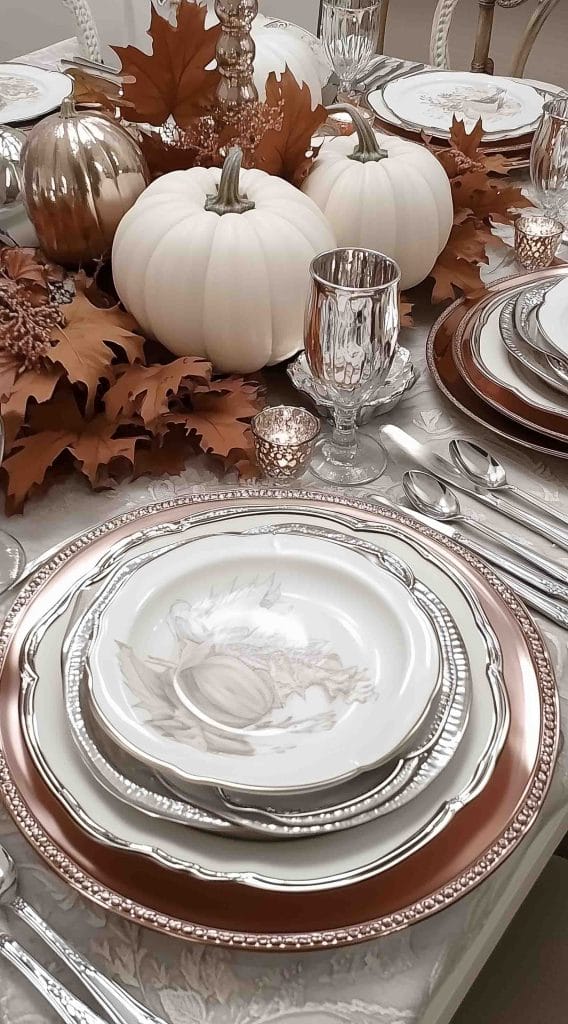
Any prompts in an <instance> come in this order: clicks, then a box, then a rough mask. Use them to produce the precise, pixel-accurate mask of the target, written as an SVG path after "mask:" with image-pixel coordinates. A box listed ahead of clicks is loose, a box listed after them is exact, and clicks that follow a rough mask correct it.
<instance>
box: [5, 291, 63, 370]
mask: <svg viewBox="0 0 568 1024" xmlns="http://www.w3.org/2000/svg"><path fill="white" fill-rule="evenodd" d="M64 326H65V317H64V315H63V313H62V311H61V309H60V308H59V306H57V305H55V304H54V303H51V302H47V303H45V304H44V305H41V306H34V305H33V304H32V303H31V302H30V300H29V298H27V297H26V289H25V288H23V287H22V286H21V285H17V284H13V283H10V285H9V286H8V287H3V288H0V349H1V350H3V351H4V352H8V353H10V355H13V356H17V357H19V358H20V359H21V360H22V369H23V370H37V369H39V368H40V366H41V361H42V358H43V357H44V356H45V355H46V354H47V352H48V351H49V349H50V348H51V346H52V344H53V343H52V341H51V334H52V331H53V328H54V327H64Z"/></svg>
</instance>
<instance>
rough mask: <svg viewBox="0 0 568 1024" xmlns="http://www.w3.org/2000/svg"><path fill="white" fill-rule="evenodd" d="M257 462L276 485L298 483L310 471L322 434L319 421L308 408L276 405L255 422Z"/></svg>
mask: <svg viewBox="0 0 568 1024" xmlns="http://www.w3.org/2000/svg"><path fill="white" fill-rule="evenodd" d="M251 426H252V435H253V440H254V450H255V455H256V461H257V463H258V465H259V468H260V469H261V470H262V472H263V473H264V474H265V475H266V476H267V477H269V478H270V479H271V480H273V481H275V482H280V483H282V482H286V481H288V480H294V479H296V478H297V477H299V476H301V474H302V473H303V472H304V471H305V470H306V469H307V467H308V463H309V461H310V459H311V457H312V452H313V450H314V443H315V440H316V437H317V436H318V434H319V431H320V424H319V421H318V420H317V419H316V417H315V416H314V415H312V413H311V412H308V410H307V409H302V408H299V407H297V406H295V405H273V406H269V407H267V408H266V409H263V410H262V412H259V413H258V414H257V415H256V416H255V417H254V419H253V421H252V424H251Z"/></svg>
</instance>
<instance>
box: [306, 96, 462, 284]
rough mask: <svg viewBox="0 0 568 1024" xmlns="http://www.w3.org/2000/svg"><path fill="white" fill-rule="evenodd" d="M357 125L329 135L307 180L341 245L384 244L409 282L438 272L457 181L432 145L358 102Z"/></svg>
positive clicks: (373, 246)
mask: <svg viewBox="0 0 568 1024" xmlns="http://www.w3.org/2000/svg"><path fill="white" fill-rule="evenodd" d="M331 110H335V111H343V112H348V113H349V114H350V116H351V118H352V120H353V123H354V125H355V129H356V133H355V134H354V135H349V136H339V137H337V138H333V139H329V140H326V141H325V142H324V145H323V147H322V149H321V151H320V154H319V156H318V158H317V160H315V161H314V164H313V167H312V170H311V173H310V174H309V175H308V177H307V179H306V181H305V182H304V184H303V186H302V188H303V191H304V192H305V193H306V195H308V196H310V198H311V199H313V200H314V202H316V203H317V204H318V206H319V208H320V210H322V212H323V213H324V214H325V216H326V217H327V219H328V220H329V223H330V224H331V226H332V228H333V230H334V232H335V235H336V237H337V243H338V245H348V246H351V245H354V246H362V247H363V248H366V249H377V250H378V251H379V252H383V253H385V255H387V256H390V257H391V259H394V260H396V262H397V263H398V264H399V266H400V269H401V287H402V288H412V287H413V286H414V285H416V284H419V283H420V282H421V281H423V280H424V278H426V277H427V276H428V274H429V273H430V271H431V269H432V267H433V266H434V264H435V262H436V260H437V258H438V256H439V255H440V253H441V252H442V249H444V247H445V245H446V242H447V241H448V238H449V234H450V231H451V229H452V223H453V217H454V209H453V202H452V193H451V188H450V182H449V179H448V176H447V174H446V172H445V171H444V169H443V167H442V166H441V165H440V163H439V161H438V160H436V157H435V156H433V155H432V153H430V152H429V151H428V150H427V149H425V147H424V146H419V145H418V144H417V143H415V142H407V141H406V140H405V139H399V138H394V137H393V136H388V135H379V134H377V133H376V132H375V131H373V128H372V127H371V125H370V124H369V122H368V121H367V120H366V119H365V118H364V117H363V116H362V115H361V114H360V113H359V111H357V110H356V109H355V108H353V107H341V106H337V107H332V108H331Z"/></svg>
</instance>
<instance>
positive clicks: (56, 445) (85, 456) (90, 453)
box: [3, 392, 137, 511]
mask: <svg viewBox="0 0 568 1024" xmlns="http://www.w3.org/2000/svg"><path fill="white" fill-rule="evenodd" d="M29 425H30V429H31V430H32V433H31V434H29V435H27V436H26V437H22V438H20V439H19V440H18V441H17V442H16V444H15V445H14V450H13V452H12V453H11V454H10V455H9V456H8V458H7V459H6V460H5V461H4V464H3V469H4V471H5V473H6V475H7V478H8V488H7V505H8V508H9V510H10V511H18V510H19V509H20V508H21V506H22V505H23V503H24V501H25V499H26V498H27V496H28V495H29V493H30V492H31V491H32V490H33V489H34V488H35V487H37V486H39V485H40V484H42V483H43V482H44V480H45V476H46V473H47V471H48V469H49V468H50V467H51V466H53V464H54V463H55V462H56V460H57V459H58V458H59V456H61V455H63V454H64V453H65V452H68V453H69V454H70V455H71V456H72V457H73V458H74V459H75V460H76V462H77V463H78V465H79V467H80V469H81V472H82V473H83V474H84V476H86V477H87V478H88V480H89V481H90V482H91V484H93V485H97V482H98V480H97V477H98V473H99V470H100V468H101V467H106V466H108V464H109V463H110V462H111V461H112V460H113V459H118V458H121V459H127V460H128V461H129V462H130V463H131V464H132V463H133V461H134V449H135V445H136V442H137V437H136V436H130V437H121V436H119V437H114V433H115V432H116V431H117V429H118V427H119V424H117V423H109V421H108V420H107V419H106V418H105V416H104V415H103V414H100V415H98V416H96V417H94V419H92V420H89V421H85V420H84V419H83V417H82V415H81V412H80V410H79V407H78V405H77V403H76V400H75V397H74V395H73V394H72V393H71V392H62V393H60V394H59V395H57V396H56V397H55V398H54V399H53V400H52V401H51V402H49V403H47V404H45V405H41V406H38V407H37V408H36V409H35V410H34V411H33V412H32V414H31V416H30V417H29Z"/></svg>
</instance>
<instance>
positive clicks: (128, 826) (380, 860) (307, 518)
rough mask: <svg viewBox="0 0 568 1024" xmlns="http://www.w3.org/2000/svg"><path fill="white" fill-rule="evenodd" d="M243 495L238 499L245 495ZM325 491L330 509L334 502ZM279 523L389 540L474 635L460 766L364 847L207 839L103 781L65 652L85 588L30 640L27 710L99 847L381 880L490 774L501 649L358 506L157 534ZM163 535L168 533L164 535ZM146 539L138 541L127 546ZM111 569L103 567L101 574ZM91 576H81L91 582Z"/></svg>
mask: <svg viewBox="0 0 568 1024" xmlns="http://www.w3.org/2000/svg"><path fill="white" fill-rule="evenodd" d="M235 497H236V496H235ZM323 500H324V499H323V496H322V502H323ZM278 523H289V524H298V523H305V524H309V525H315V526H321V527H323V528H326V527H329V525H330V523H331V524H332V525H333V529H334V530H339V531H341V532H345V533H347V534H350V535H353V534H354V535H355V536H359V537H362V538H367V539H369V540H370V541H371V542H374V543H379V544H380V546H381V547H383V548H385V549H387V550H389V551H391V552H392V553H393V554H394V555H397V556H398V557H400V558H401V559H402V560H403V561H404V562H405V563H406V564H407V565H409V566H410V568H411V569H412V571H413V572H414V573H415V575H416V577H417V578H419V579H421V580H423V581H424V582H425V583H426V584H427V585H428V586H429V587H430V588H431V589H432V590H433V591H434V592H435V593H436V594H437V595H438V596H439V598H440V600H442V601H443V603H444V604H445V605H446V607H451V608H452V615H453V617H454V619H455V622H456V626H457V628H458V630H459V632H460V635H461V636H462V638H463V641H464V644H465V647H466V651H467V655H468V659H469V663H470V669H471V674H472V707H471V712H470V718H469V722H468V726H467V729H466V732H465V736H464V738H463V740H462V742H461V744H460V746H459V748H458V750H457V751H456V754H455V755H454V757H453V759H452V768H451V771H445V772H442V773H441V775H440V776H439V778H438V779H437V780H436V781H435V782H434V783H433V784H432V785H431V786H429V787H428V788H427V789H426V790H425V791H424V792H423V793H422V794H420V795H419V796H418V797H416V799H415V800H413V801H412V803H410V804H408V805H407V806H406V807H403V808H400V809H397V810H394V811H393V812H392V813H391V814H389V815H387V816H385V817H384V818H381V819H380V820H379V821H377V822H372V823H369V824H365V825H361V827H360V828H359V829H358V830H357V842H356V843H354V842H353V837H352V836H350V835H349V833H347V832H343V833H337V834H335V833H333V834H330V835H326V836H318V837H316V838H314V839H306V840H304V841H303V842H301V843H290V842H280V841H275V842H272V843H266V842H262V841H251V840H241V839H233V838H231V839H229V838H224V837H222V836H215V835H207V834H206V833H203V832H198V831H197V830H194V829H187V828H184V827H183V826H181V825H176V824H174V823H170V822H164V821H159V820H158V819H156V820H152V819H150V818H149V817H148V816H147V815H146V814H142V813H140V812H139V811H137V810H136V809H135V808H132V807H128V806H127V805H126V804H125V803H124V802H122V801H119V800H117V799H115V798H113V797H112V796H111V795H110V794H109V793H107V792H106V791H105V790H104V789H103V788H102V787H101V786H100V785H99V784H98V783H97V782H96V781H95V780H94V779H93V777H92V774H91V772H90V771H89V770H88V769H87V768H86V766H85V765H84V763H83V760H82V758H81V757H80V755H79V753H78V751H77V749H76V747H75V744H74V742H73V739H72V737H71V734H70V732H69V730H68V728H67V722H66V714H65V705H64V700H63V692H62V691H63V686H62V675H61V666H60V653H61V646H62V643H63V639H64V636H65V634H66V631H67V628H68V625H69V619H70V607H71V604H72V601H73V598H74V595H75V594H76V592H77V586H75V585H74V586H73V587H72V588H70V589H69V588H66V590H65V592H64V593H61V594H60V595H58V599H57V600H55V601H51V602H50V603H49V607H47V606H46V608H45V614H43V613H42V616H41V617H39V618H38V619H37V621H36V622H35V624H34V627H33V629H32V632H31V633H30V635H29V637H28V641H27V643H26V645H25V650H24V651H23V652H22V653H23V661H22V679H21V707H22V725H23V728H24V732H25V736H26V743H27V744H28V747H29V749H30V751H31V753H32V757H33V759H34V762H35V764H36V766H37V768H38V771H39V772H40V773H41V776H42V778H43V779H44V781H45V783H46V785H47V786H48V787H49V788H50V790H51V791H52V792H53V794H54V795H55V796H56V799H57V801H58V802H59V804H60V805H61V806H62V807H63V808H64V809H65V811H66V813H67V814H68V815H70V816H71V817H72V819H73V820H74V821H75V822H77V824H78V825H79V826H80V828H81V829H82V830H83V831H84V832H86V833H87V834H88V835H89V836H90V837H91V838H92V839H93V840H94V841H96V842H97V843H100V844H102V845H104V846H106V847H107V848H109V849H115V850H128V851H130V852H133V853H141V854H145V855H146V856H148V857H150V858H151V859H153V860H155V861H157V862H158V863H160V864H162V865H165V866H168V867H172V868H175V869H179V870H182V871H184V872H187V873H188V874H190V875H191V876H192V877H197V878H199V879H203V880H218V881H223V880H228V879H233V880H239V881H242V882H243V883H244V884H247V885H252V886H255V887H261V888H270V889H277V890H285V891H290V890H295V891H307V890H319V889H326V888H328V887H335V886H340V885H342V884H347V883H352V882H357V881H360V880H362V879H364V878H370V877H372V876H373V875H375V874H376V873H377V872H380V871H383V870H385V869H387V868H388V867H389V866H393V865H395V864H398V863H400V862H401V861H403V860H404V859H405V858H406V857H407V856H410V855H411V854H412V853H413V852H415V851H417V850H419V849H420V848H421V847H423V846H424V845H425V844H426V843H428V842H429V841H430V839H432V838H434V836H436V835H439V833H440V832H441V831H442V830H443V829H444V828H445V827H446V825H447V824H448V823H449V821H451V819H452V818H453V817H454V815H455V814H457V813H458V812H459V811H460V810H461V809H462V808H463V807H464V806H465V805H466V804H467V803H469V801H470V800H473V799H474V798H475V797H476V796H477V795H478V794H479V793H481V792H482V791H483V789H484V788H485V785H486V784H487V781H488V780H489V778H490V777H491V775H492V773H493V770H494V768H495V765H496V763H497V759H498V756H499V752H500V750H501V748H502V745H503V743H504V742H505V738H506V735H507V729H508V721H509V716H508V704H507V698H506V695H505V693H504V689H503V677H502V664H501V654H500V648H499V645H498V643H497V641H496V638H495V635H494V633H493V630H492V628H491V626H490V624H489V622H488V620H487V617H486V615H485V614H484V612H483V611H482V609H481V605H480V603H479V599H478V598H477V597H476V595H475V593H474V592H473V591H472V589H471V588H470V586H469V585H468V584H467V583H466V582H465V580H462V579H461V578H460V575H459V573H456V572H455V569H454V570H452V568H450V567H449V566H448V565H447V561H446V560H445V559H444V557H443V556H442V555H440V554H439V553H437V552H435V551H434V550H432V549H431V547H430V546H429V543H428V541H427V540H426V539H424V540H423V539H421V538H418V537H416V536H415V535H414V533H413V534H412V536H409V530H408V528H402V527H399V526H398V525H397V524H396V523H392V522H389V521H388V520H386V519H383V520H381V519H377V520H376V521H374V522H373V523H369V522H363V521H358V520H357V518H356V517H354V516H353V514H352V513H351V511H350V510H345V511H341V509H339V508H335V509H333V511H332V509H330V508H329V509H324V508H322V509H321V510H320V509H317V510H316V509H315V508H313V507H312V508H306V507H305V505H303V504H302V499H294V500H289V501H287V502H284V503H282V496H280V497H279V499H278V501H276V500H275V501H274V507H272V508H271V509H269V510H267V509H266V508H264V509H263V508H262V507H260V508H259V506H258V505H257V506H256V507H255V506H254V504H253V505H251V507H250V508H247V506H246V498H245V499H244V500H243V499H241V500H240V501H239V500H238V499H237V500H236V501H235V505H234V507H225V508H223V509H221V510H220V512H216V511H208V512H207V513H205V514H202V515H201V516H200V515H199V513H196V511H195V510H193V511H192V512H191V513H190V515H189V517H188V518H187V520H184V521H182V522H176V523H173V524H172V523H165V524H161V526H159V527H158V528H157V530H158V532H159V533H160V534H163V536H164V537H165V539H166V541H167V538H168V537H169V536H170V535H171V534H172V533H176V532H178V533H182V532H183V531H184V530H188V529H191V530H192V531H194V532H198V531H202V532H205V533H210V532H211V531H212V530H213V529H215V531H216V532H224V531H225V530H230V529H240V528H241V529H246V528H247V527H250V526H252V525H253V524H254V525H255V526H270V525H273V524H278ZM155 535H158V533H156V534H155ZM142 539H143V538H140V537H139V536H138V535H131V536H129V538H128V548H129V550H132V547H133V546H134V544H136V543H141V542H142ZM99 570H100V566H97V567H96V572H97V573H98V571H99ZM87 582H88V577H81V578H80V579H79V578H78V579H77V585H78V586H84V585H85V584H86V583H87Z"/></svg>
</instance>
